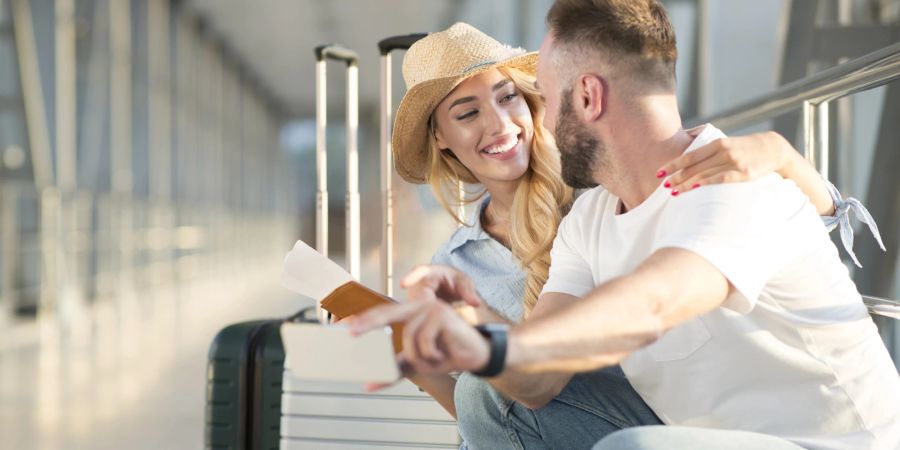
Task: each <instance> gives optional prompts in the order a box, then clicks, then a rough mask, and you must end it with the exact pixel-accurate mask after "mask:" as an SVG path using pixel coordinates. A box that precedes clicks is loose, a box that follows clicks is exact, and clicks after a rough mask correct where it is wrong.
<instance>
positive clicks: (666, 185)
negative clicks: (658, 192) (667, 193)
mask: <svg viewBox="0 0 900 450" xmlns="http://www.w3.org/2000/svg"><path fill="white" fill-rule="evenodd" d="M663 186H665V187H667V188H670V187H672V183H669V182H668V181H666V182H665V183H663Z"/></svg>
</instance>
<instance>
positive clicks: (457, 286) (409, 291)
mask: <svg viewBox="0 0 900 450" xmlns="http://www.w3.org/2000/svg"><path fill="white" fill-rule="evenodd" d="M400 287H402V288H403V289H406V296H407V298H408V299H410V300H416V301H423V300H442V301H444V302H447V303H454V302H457V301H460V300H462V301H464V302H466V304H468V305H469V306H473V307H478V306H481V305H482V303H483V302H482V300H481V297H479V296H478V292H476V291H475V284H474V283H472V279H471V278H469V276H468V275H466V274H464V273H462V272H460V271H458V270H456V269H454V268H452V267H448V266H418V267H416V268H415V269H413V270H412V272H410V273H409V274H408V275H406V276H405V277H403V280H401V281H400Z"/></svg>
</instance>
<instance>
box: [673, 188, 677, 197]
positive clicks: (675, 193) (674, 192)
mask: <svg viewBox="0 0 900 450" xmlns="http://www.w3.org/2000/svg"><path fill="white" fill-rule="evenodd" d="M672 197H678V189H672Z"/></svg>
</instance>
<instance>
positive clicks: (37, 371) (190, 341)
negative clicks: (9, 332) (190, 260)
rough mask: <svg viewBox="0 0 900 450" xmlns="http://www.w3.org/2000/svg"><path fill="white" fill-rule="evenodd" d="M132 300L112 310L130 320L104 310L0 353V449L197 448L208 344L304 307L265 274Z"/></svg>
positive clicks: (6, 347)
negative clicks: (235, 327) (222, 333)
mask: <svg viewBox="0 0 900 450" xmlns="http://www.w3.org/2000/svg"><path fill="white" fill-rule="evenodd" d="M277 271H278V269H277V268H273V270H272V271H271V272H268V274H272V273H275V274H277V273H278V272H277ZM261 273H263V272H261ZM176 298H179V299H178V300H176ZM142 301H143V302H144V304H143V305H141V304H137V303H135V304H132V305H131V307H127V306H123V305H117V306H116V308H119V309H120V310H121V309H124V310H127V311H131V313H130V314H128V313H125V314H118V313H117V312H115V309H114V308H113V307H112V305H110V308H107V311H106V312H105V313H103V312H101V313H99V317H98V319H97V320H95V321H94V324H93V325H85V326H83V327H81V330H80V331H78V332H73V333H66V334H65V335H61V334H60V333H47V332H45V333H43V335H42V336H43V337H42V338H41V339H40V340H38V339H32V342H30V343H25V344H22V345H19V346H18V347H16V348H12V349H11V348H9V346H0V449H3V450H6V449H9V450H13V449H15V450H32V449H34V450H60V449H67V450H68V449H78V450H81V449H90V450H112V449H117V450H118V449H139V450H140V449H148V450H149V449H200V448H202V446H203V408H204V395H205V393H204V388H205V371H206V352H207V349H208V346H209V343H210V341H211V339H212V337H213V336H214V335H215V333H216V332H217V331H218V330H219V329H220V328H221V327H222V326H224V325H226V324H228V323H231V322H236V321H240V320H249V319H252V318H258V317H277V316H285V315H287V314H288V313H290V312H292V311H295V310H297V309H299V308H300V307H302V306H304V305H305V304H304V303H303V301H302V300H300V299H298V298H297V297H296V296H293V295H291V294H290V293H288V292H287V291H285V290H284V289H282V288H281V287H280V286H279V285H278V282H277V277H271V276H268V275H266V276H261V277H256V278H255V279H252V280H251V281H248V280H244V281H241V282H240V283H238V282H234V281H232V282H230V283H229V285H227V286H223V285H217V284H216V283H212V282H210V283H207V284H206V285H195V286H191V287H190V288H189V289H187V292H184V291H183V292H181V293H178V294H177V295H166V294H164V293H159V295H156V296H155V297H154V301H153V302H149V301H147V300H146V299H143V300H142ZM119 316H130V317H131V319H124V320H119V319H117V318H116V317H119ZM30 332H31V333H32V334H35V333H36V332H35V331H34V330H32V331H30ZM39 334H40V333H37V334H35V335H36V336H37V335H39ZM54 334H55V335H54ZM4 336H5V335H4V334H3V332H0V339H3V338H4ZM3 348H5V350H3Z"/></svg>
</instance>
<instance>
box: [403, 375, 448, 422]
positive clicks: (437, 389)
mask: <svg viewBox="0 0 900 450" xmlns="http://www.w3.org/2000/svg"><path fill="white" fill-rule="evenodd" d="M406 378H407V379H409V381H412V382H413V383H414V384H415V385H416V386H418V387H420V388H422V390H424V391H425V392H427V393H428V395H430V396H431V397H432V398H434V399H435V401H437V402H438V404H440V405H441V406H443V407H444V409H446V410H447V412H448V413H450V415H451V416H453V418H454V419H456V403H454V401H453V391H454V390H455V389H456V379H455V378H453V377H451V376H450V375H421V374H415V373H414V374H408V375H407V376H406Z"/></svg>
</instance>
